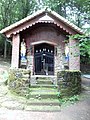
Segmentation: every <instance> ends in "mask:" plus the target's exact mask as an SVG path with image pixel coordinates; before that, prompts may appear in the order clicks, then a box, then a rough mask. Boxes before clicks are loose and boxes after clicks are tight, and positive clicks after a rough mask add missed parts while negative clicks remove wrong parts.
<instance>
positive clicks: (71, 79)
mask: <svg viewBox="0 0 90 120" xmlns="http://www.w3.org/2000/svg"><path fill="white" fill-rule="evenodd" d="M57 82H58V91H59V92H60V97H69V96H73V95H76V94H79V93H80V92H81V72H80V71H69V70H68V71H60V72H58V73H57Z"/></svg>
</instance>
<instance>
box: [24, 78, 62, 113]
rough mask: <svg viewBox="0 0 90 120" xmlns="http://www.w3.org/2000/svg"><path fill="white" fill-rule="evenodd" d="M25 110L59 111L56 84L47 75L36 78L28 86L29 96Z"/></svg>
mask: <svg viewBox="0 0 90 120" xmlns="http://www.w3.org/2000/svg"><path fill="white" fill-rule="evenodd" d="M25 109H26V110H33V111H60V103H59V99H58V90H57V86H56V85H54V84H53V83H52V81H51V79H50V78H48V77H38V78H36V84H34V85H31V87H30V98H29V101H28V102H27V106H26V108H25Z"/></svg>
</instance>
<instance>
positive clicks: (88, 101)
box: [0, 59, 90, 120]
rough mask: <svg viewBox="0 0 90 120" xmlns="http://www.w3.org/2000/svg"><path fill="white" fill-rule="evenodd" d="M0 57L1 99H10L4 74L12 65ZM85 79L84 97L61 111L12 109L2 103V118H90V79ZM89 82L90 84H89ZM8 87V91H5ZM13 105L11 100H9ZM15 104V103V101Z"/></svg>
mask: <svg viewBox="0 0 90 120" xmlns="http://www.w3.org/2000/svg"><path fill="white" fill-rule="evenodd" d="M1 61H2V60H1V59H0V74H1V76H0V95H1V96H0V100H1V99H2V100H4V99H6V101H7V100H8V99H11V97H10V98H8V96H6V97H5V95H6V91H7V89H6V88H4V87H3V86H2V83H3V82H2V81H3V79H2V74H4V73H5V71H7V70H8V69H9V67H10V64H9V63H7V62H4V61H2V62H1ZM82 80H84V82H83V84H84V87H86V88H87V90H85V91H84V92H83V93H82V96H83V98H82V99H81V100H80V101H79V102H77V103H75V104H72V105H69V106H67V107H63V108H62V109H61V111H60V112H33V111H25V110H17V109H16V110H12V109H7V108H6V107H4V106H3V107H2V106H1V103H0V120H90V89H88V88H90V86H89V85H90V79H88V80H85V78H84V79H82ZM88 84H89V85H88ZM3 88H4V90H5V89H6V91H3ZM9 104H10V105H11V102H10V101H9ZM13 105H14V103H13Z"/></svg>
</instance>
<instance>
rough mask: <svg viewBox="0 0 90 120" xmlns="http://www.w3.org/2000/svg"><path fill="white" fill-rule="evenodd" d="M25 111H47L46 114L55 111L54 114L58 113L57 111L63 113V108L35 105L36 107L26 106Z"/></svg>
mask: <svg viewBox="0 0 90 120" xmlns="http://www.w3.org/2000/svg"><path fill="white" fill-rule="evenodd" d="M25 110H27V111H46V112H49V111H50V112H51V111H53V112H57V111H59V112H60V111H61V107H60V106H51V105H50V106H44V105H43V106H37V105H35V106H33V105H30V106H26V107H25Z"/></svg>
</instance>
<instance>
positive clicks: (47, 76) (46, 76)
mask: <svg viewBox="0 0 90 120" xmlns="http://www.w3.org/2000/svg"><path fill="white" fill-rule="evenodd" d="M31 77H39V78H40V77H41V78H42V77H45V78H57V76H55V75H31Z"/></svg>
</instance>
